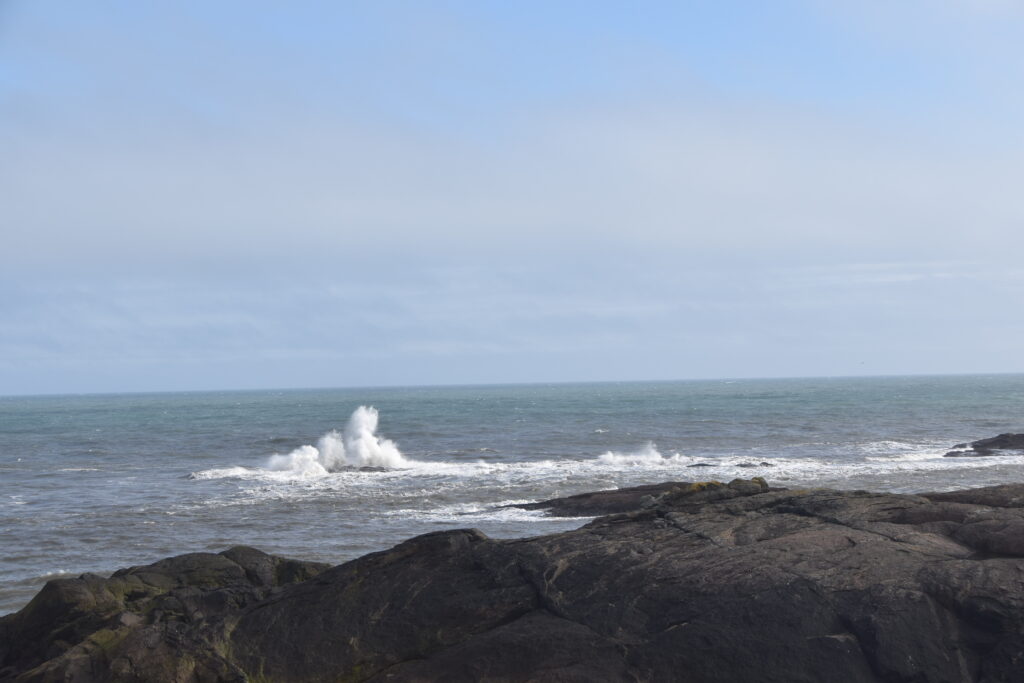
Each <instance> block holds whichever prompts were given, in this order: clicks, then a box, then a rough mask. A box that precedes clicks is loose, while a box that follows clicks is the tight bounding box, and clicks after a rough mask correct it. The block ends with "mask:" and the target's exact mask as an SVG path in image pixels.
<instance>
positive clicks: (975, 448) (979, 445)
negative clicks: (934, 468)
mask: <svg viewBox="0 0 1024 683" xmlns="http://www.w3.org/2000/svg"><path fill="white" fill-rule="evenodd" d="M968 447H969V448H968ZM999 451H1024V434H1010V433H1006V434H1000V435H999V436H993V437H992V438H990V439H979V440H978V441H972V442H971V443H970V444H966V443H958V444H957V445H955V446H953V450H951V451H949V452H948V453H946V456H945V457H947V458H965V457H968V458H970V457H984V456H988V455H1010V454H1009V453H1001V452H999Z"/></svg>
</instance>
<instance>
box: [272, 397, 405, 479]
mask: <svg viewBox="0 0 1024 683" xmlns="http://www.w3.org/2000/svg"><path fill="white" fill-rule="evenodd" d="M379 420H380V416H379V414H378V412H377V409H376V408H373V407H367V406H359V407H358V408H356V409H355V411H354V412H353V413H352V416H351V417H349V419H348V424H347V425H345V429H344V430H343V431H341V432H339V431H337V430H331V431H330V432H328V433H326V434H324V435H323V436H321V437H320V440H319V441H317V443H316V446H299V447H298V448H296V449H295V450H293V451H292V452H291V453H288V454H287V455H272V456H270V460H268V461H267V469H270V470H275V471H279V472H280V471H286V472H294V473H296V474H303V475H323V474H327V473H329V472H338V471H341V470H344V469H349V468H352V467H382V468H385V469H399V468H402V467H407V466H408V465H409V461H408V460H406V458H405V456H403V455H402V452H401V451H399V450H398V446H396V445H395V442H394V441H391V440H390V439H385V438H383V437H380V436H378V435H377V425H378V422H379Z"/></svg>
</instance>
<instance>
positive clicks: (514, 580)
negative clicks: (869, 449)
mask: <svg viewBox="0 0 1024 683" xmlns="http://www.w3.org/2000/svg"><path fill="white" fill-rule="evenodd" d="M615 493H618V495H617V496H612V495H611V494H615ZM600 494H603V495H601V496H600V497H598V496H599V494H597V493H595V494H590V495H589V498H588V497H587V494H584V496H573V497H570V498H566V499H560V500H563V501H570V500H574V499H575V502H573V503H572V504H571V505H572V507H573V508H574V509H577V510H581V509H582V508H580V507H579V506H580V505H589V506H590V507H588V508H587V509H589V510H591V511H593V510H597V509H599V507H600V506H601V505H604V506H605V509H608V508H607V506H617V507H619V508H622V507H626V503H625V502H624V501H626V500H627V498H628V499H629V500H632V501H633V502H634V503H635V504H632V503H631V504H632V505H633V507H632V508H628V509H624V510H620V511H619V512H617V513H616V514H610V515H607V516H604V517H599V518H597V519H595V520H594V521H592V522H590V523H589V524H587V525H585V526H583V527H582V528H580V529H577V530H575V531H569V532H565V533H559V534H552V535H548V536H541V537H537V538H527V539H516V540H496V539H491V538H488V537H487V536H485V535H484V534H482V533H480V532H479V531H476V530H473V529H460V530H455V531H446V532H440V533H433V534H427V535H425V536H419V537H416V538H413V539H410V540H409V541H406V542H404V543H402V544H399V545H397V546H395V547H394V548H392V549H390V550H387V551H384V552H379V553H373V554H371V555H367V556H365V557H362V558H359V559H357V560H354V561H352V562H347V563H345V564H342V565H339V566H337V567H333V568H330V569H324V568H323V567H322V565H315V564H309V563H301V562H295V561H290V560H283V559H280V558H274V557H271V556H268V555H265V554H263V553H260V552H259V551H256V550H253V549H250V548H235V549H232V550H230V551H227V552H225V553H222V554H220V555H210V554H196V555H185V556H181V557H177V558H171V559H169V560H164V561H162V562H158V563H156V564H154V565H149V566H148V567H135V568H132V569H129V570H125V571H121V572H118V573H116V574H115V575H114V576H112V577H110V578H108V579H103V578H100V577H96V576H90V575H85V576H82V577H80V578H77V579H62V580H56V581H51V582H50V583H48V584H47V586H46V587H45V588H44V589H43V590H42V591H41V592H40V593H39V594H38V595H37V596H36V598H35V599H33V600H32V602H31V603H29V605H28V606H27V607H25V609H23V610H22V611H21V612H18V613H16V614H13V615H8V616H6V617H3V618H2V619H0V679H3V680H24V681H53V680H74V681H107V680H112V681H138V680H146V681H195V680H199V681H244V680H250V681H252V680H269V681H337V680H351V681H476V680H484V679H487V680H495V681H498V680H500V681H522V680H539V681H638V680H640V681H668V680H686V681H723V682H724V681H730V682H741V683H742V682H754V681H758V682H760V681H777V682H782V681H826V680H828V681H844V682H859V681H864V682H867V681H905V682H908V683H909V682H910V681H916V682H925V681H1010V680H1016V679H1017V677H1018V675H1019V672H1020V670H1021V666H1022V665H1024V542H1022V541H1021V539H1024V485H1020V484H1013V485H1006V486H1001V487H991V488H988V489H975V490H970V491H957V492H952V493H936V494H922V495H899V494H883V493H868V492H865V491H835V490H827V489H815V490H796V491H788V490H780V489H771V488H769V487H768V486H767V484H765V483H764V481H763V480H758V479H754V480H747V481H744V480H734V481H733V482H730V483H728V484H721V483H719V482H699V483H687V482H665V483H663V484H656V485H652V486H648V487H635V488H634V489H622V490H621V491H619V492H600ZM557 500H559V499H556V501H557ZM556 501H545V503H546V504H549V505H554V504H555V502H556ZM585 501H589V503H586V502H585ZM602 501H603V502H602ZM568 505H569V504H568V503H566V504H564V505H563V509H569V508H568V507H566V506H568Z"/></svg>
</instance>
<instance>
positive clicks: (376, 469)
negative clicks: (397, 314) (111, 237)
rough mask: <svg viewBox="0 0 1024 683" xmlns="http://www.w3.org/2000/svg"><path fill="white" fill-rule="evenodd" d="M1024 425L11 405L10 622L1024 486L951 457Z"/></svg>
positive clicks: (528, 398)
mask: <svg viewBox="0 0 1024 683" xmlns="http://www.w3.org/2000/svg"><path fill="white" fill-rule="evenodd" d="M360 406H374V407H375V408H376V409H377V410H378V411H379V425H378V427H377V429H376V432H373V433H370V431H368V428H369V427H372V424H370V422H367V420H369V419H370V417H368V416H370V413H367V412H366V411H363V412H360V413H358V415H361V416H362V418H359V419H362V420H363V421H362V422H359V419H357V420H356V423H354V424H351V425H349V426H348V428H347V431H346V425H347V423H348V422H349V416H350V415H352V414H353V413H354V412H356V411H357V409H359V407H360ZM1022 409H1024V376H1022V375H994V376H964V377H888V378H835V379H791V380H722V381H693V382H658V383H650V382H647V383H641V382H637V383H616V384H577V385H521V386H493V387H441V388H392V389H337V390H305V391H259V392H222V393H179V394H131V395H109V396H55V397H49V396H47V397H6V398H0V544H2V546H3V548H4V551H5V552H4V554H3V557H2V559H0V613H2V612H6V611H10V610H14V609H18V608H19V607H21V606H22V605H23V604H24V603H25V602H26V601H27V600H28V599H29V598H30V597H31V596H32V595H33V594H34V593H35V592H36V591H37V590H38V589H39V588H40V587H41V586H42V584H43V583H44V582H45V580H46V579H48V578H53V577H55V576H62V575H67V574H72V575H77V574H79V573H82V572H86V571H95V572H105V571H111V570H113V569H116V568H119V567H123V566H129V565H132V564H142V563H147V562H151V561H154V560H156V559H159V558H161V557H165V556H167V555H172V554H177V553H182V552H190V551H196V550H209V551H219V550H223V549H224V548H227V547H229V546H231V545H234V544H239V543H245V544H250V545H254V546H256V547H259V548H261V549H264V550H267V551H269V552H274V553H281V554H286V555H292V556H296V557H302V558H308V559H319V560H324V561H329V562H341V561H344V560H347V559H351V558H353V557H356V556H358V555H361V554H364V553H366V552H370V551H373V550H379V549H382V548H385V547H388V546H390V545H392V544H394V543H396V542H398V541H400V540H402V539H404V538H406V537H408V536H411V535H415V534H419V533H425V532H428V531H433V530H437V529H443V528H453V527H464V526H473V527H477V528H480V529H481V530H483V531H484V532H485V533H488V534H491V535H494V536H522V535H534V534H541V533H548V532H552V531H557V530H562V529H567V528H573V527H576V526H578V525H579V524H580V523H581V522H580V520H566V519H551V518H545V517H543V516H541V515H539V514H537V513H533V512H525V511H520V510H508V509H501V508H499V507H498V506H500V505H504V504H508V503H510V502H521V501H528V500H536V499H542V498H549V497H553V496H558V495H567V494H571V493H578V492H581V491H586V490H594V489H601V488H611V487H615V486H627V485H634V484H639V483H646V482H654V481H664V480H667V479H682V480H697V479H721V480H728V479H731V478H733V477H737V476H741V477H751V476H763V477H765V478H766V479H768V480H769V482H771V483H772V484H774V485H780V486H831V487H844V488H868V489H877V490H892V491H925V490H949V489H953V488H960V487H967V486H983V485H990V484H995V483H1001V482H1005V481H1020V480H1022V479H1024V456H1020V455H1008V456H1002V457H995V458H981V459H957V458H943V457H942V454H943V453H944V452H945V451H947V450H949V447H950V446H952V445H953V444H954V443H957V442H961V441H969V440H974V439H978V438H983V437H987V436H992V435H995V434H997V433H1000V432H1006V431H1024V410H1022ZM371 422H372V420H371ZM331 430H339V434H338V435H337V437H328V438H326V439H322V437H324V435H325V434H328V433H329V432H330V431H331ZM385 440H390V441H391V442H393V446H392V445H390V444H388V443H387V442H386V441H385ZM304 446H306V447H307V448H303V447H304ZM275 456H277V457H275ZM696 465H701V466H699V467H694V466H696Z"/></svg>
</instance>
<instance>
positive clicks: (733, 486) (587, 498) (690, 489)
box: [508, 477, 768, 517]
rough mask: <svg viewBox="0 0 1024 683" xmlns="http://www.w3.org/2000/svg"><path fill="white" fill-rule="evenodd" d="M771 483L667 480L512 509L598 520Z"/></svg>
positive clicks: (730, 494) (724, 495) (755, 490)
mask: <svg viewBox="0 0 1024 683" xmlns="http://www.w3.org/2000/svg"><path fill="white" fill-rule="evenodd" d="M767 488H768V484H767V483H765V481H764V479H762V478H760V477H754V478H753V479H750V480H744V479H734V480H733V481H731V482H729V484H728V485H726V484H722V483H721V482H717V481H701V482H690V481H666V482H662V483H660V484H645V485H643V486H631V487H629V488H624V489H611V490H609V491H595V492H593V493H580V494H578V495H575V496H568V497H566V498H552V499H551V500H542V501H540V502H539V503H524V504H518V505H509V506H508V507H516V508H522V509H524V510H547V512H548V514H549V515H551V516H553V517H594V516H596V515H611V514H615V513H619V512H629V511H631V510H639V509H644V508H652V507H656V506H657V505H659V504H660V503H661V502H663V501H667V500H673V501H676V502H679V501H682V500H683V499H692V501H693V502H707V501H709V500H721V499H723V498H732V497H735V496H737V495H740V494H741V492H742V493H743V494H747V493H750V492H753V493H760V492H761V491H762V490H767Z"/></svg>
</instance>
